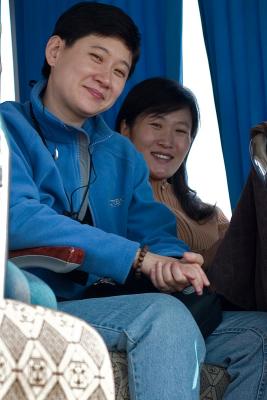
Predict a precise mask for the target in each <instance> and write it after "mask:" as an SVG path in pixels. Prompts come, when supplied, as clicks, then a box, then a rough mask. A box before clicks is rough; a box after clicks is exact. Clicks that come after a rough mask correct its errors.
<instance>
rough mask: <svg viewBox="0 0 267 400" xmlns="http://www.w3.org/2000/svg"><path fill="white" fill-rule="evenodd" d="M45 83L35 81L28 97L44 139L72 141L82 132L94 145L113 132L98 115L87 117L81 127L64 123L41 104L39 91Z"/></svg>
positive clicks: (60, 141) (44, 81) (62, 141)
mask: <svg viewBox="0 0 267 400" xmlns="http://www.w3.org/2000/svg"><path fill="white" fill-rule="evenodd" d="M46 84H47V82H46V80H42V81H39V82H37V83H36V84H35V85H34V87H33V88H32V91H31V97H30V101H31V104H32V109H33V113H34V115H35V118H36V119H37V121H38V124H39V125H40V129H41V130H42V134H43V135H44V137H45V138H46V139H48V140H51V141H55V142H58V143H72V142H73V140H76V137H77V135H79V134H80V133H83V134H85V135H86V136H88V138H89V141H90V143H91V144H92V145H95V144H96V143H99V142H102V141H104V140H107V139H108V138H109V137H111V136H112V135H113V134H114V132H113V131H112V130H111V129H110V128H109V127H108V126H107V124H106V123H105V121H104V119H103V117H102V116H100V115H97V116H94V117H91V118H88V119H87V120H86V121H85V123H84V124H83V126H82V127H81V128H77V127H74V126H71V125H68V124H65V123H64V122H63V121H61V120H60V119H59V118H57V117H56V116H55V115H54V114H52V113H51V112H50V111H49V110H48V109H47V108H46V107H45V106H44V105H43V102H42V99H41V93H42V92H43V91H44V89H45V87H46Z"/></svg>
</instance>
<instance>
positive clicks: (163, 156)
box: [151, 152, 173, 161]
mask: <svg viewBox="0 0 267 400" xmlns="http://www.w3.org/2000/svg"><path fill="white" fill-rule="evenodd" d="M151 154H152V156H153V157H154V158H156V159H157V160H163V161H170V160H172V159H173V156H171V155H169V154H162V153H155V152H152V153H151Z"/></svg>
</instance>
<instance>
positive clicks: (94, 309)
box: [58, 293, 205, 400]
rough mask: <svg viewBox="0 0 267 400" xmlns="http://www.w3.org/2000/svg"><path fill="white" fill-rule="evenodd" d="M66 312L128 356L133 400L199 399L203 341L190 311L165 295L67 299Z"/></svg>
mask: <svg viewBox="0 0 267 400" xmlns="http://www.w3.org/2000/svg"><path fill="white" fill-rule="evenodd" d="M58 308H59V310H61V311H65V312H68V313H70V314H72V315H74V316H76V317H80V318H82V319H84V320H86V321H87V322H89V323H90V324H91V325H93V326H94V327H95V328H96V329H97V330H98V332H99V333H100V334H101V335H102V337H103V338H104V340H105V342H106V344H107V346H108V348H109V350H116V351H123V352H126V353H127V357H128V372H129V390H130V396H131V399H132V400H133V399H134V400H162V399H168V400H193V399H199V365H200V363H202V362H203V359H204V355H205V345H204V340H203V338H202V336H201V334H200V332H199V329H198V327H197V325H196V323H195V321H194V320H193V318H192V316H191V314H190V313H189V311H188V310H187V308H186V307H185V306H184V305H183V304H182V303H181V302H180V301H178V300H177V299H174V298H173V297H171V296H168V295H165V294H160V293H154V294H152V293H149V294H137V295H128V296H117V297H106V298H98V299H85V300H77V301H68V302H62V303H59V304H58Z"/></svg>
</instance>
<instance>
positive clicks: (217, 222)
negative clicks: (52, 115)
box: [150, 179, 229, 267]
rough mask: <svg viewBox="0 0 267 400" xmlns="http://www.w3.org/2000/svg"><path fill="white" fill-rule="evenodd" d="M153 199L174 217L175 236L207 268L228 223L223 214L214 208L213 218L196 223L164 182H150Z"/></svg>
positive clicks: (170, 187) (170, 186) (169, 186)
mask: <svg viewBox="0 0 267 400" xmlns="http://www.w3.org/2000/svg"><path fill="white" fill-rule="evenodd" d="M150 182H151V185H152V189H153V192H154V197H155V199H156V200H157V201H159V202H161V203H164V204H165V205H166V206H167V207H168V208H170V209H171V211H172V212H173V213H174V214H175V216H176V221H177V236H178V237H179V238H180V239H182V240H183V241H184V242H185V243H187V244H188V245H189V247H190V249H191V250H192V251H194V252H196V253H200V254H202V256H203V257H204V266H205V267H208V266H209V265H210V263H211V261H212V259H213V257H214V255H215V252H216V250H217V248H218V245H219V243H220V241H221V239H222V238H223V236H224V234H225V232H226V230H227V228H228V226H229V221H228V219H227V218H226V216H225V215H224V214H223V212H222V211H221V210H220V209H219V208H216V213H215V215H214V217H213V218H210V219H208V220H206V221H203V222H202V221H201V222H197V221H194V220H193V219H191V218H190V217H188V216H187V215H186V214H185V212H184V211H183V209H182V207H181V205H180V202H179V200H178V199H177V198H176V196H175V194H174V192H173V188H172V185H170V184H169V183H168V182H166V181H155V180H152V179H151V180H150Z"/></svg>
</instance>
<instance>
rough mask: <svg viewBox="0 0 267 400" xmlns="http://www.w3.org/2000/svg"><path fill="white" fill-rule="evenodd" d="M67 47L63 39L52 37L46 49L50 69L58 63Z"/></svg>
mask: <svg viewBox="0 0 267 400" xmlns="http://www.w3.org/2000/svg"><path fill="white" fill-rule="evenodd" d="M64 47H65V42H64V40H63V39H61V37H60V36H57V35H55V36H51V38H50V39H49V40H48V42H47V45H46V49H45V56H46V60H47V63H48V65H50V67H54V66H55V65H56V63H57V60H58V58H59V56H60V53H61V50H62V49H63V48H64Z"/></svg>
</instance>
